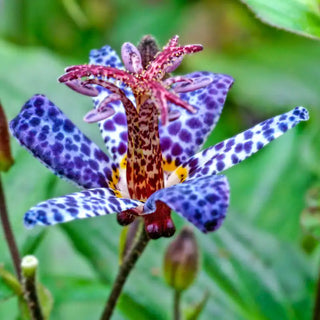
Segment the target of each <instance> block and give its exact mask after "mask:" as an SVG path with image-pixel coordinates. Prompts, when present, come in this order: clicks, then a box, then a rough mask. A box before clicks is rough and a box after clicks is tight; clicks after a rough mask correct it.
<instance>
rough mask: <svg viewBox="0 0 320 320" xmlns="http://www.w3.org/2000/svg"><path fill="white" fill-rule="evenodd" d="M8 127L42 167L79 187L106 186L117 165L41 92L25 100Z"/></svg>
mask: <svg viewBox="0 0 320 320" xmlns="http://www.w3.org/2000/svg"><path fill="white" fill-rule="evenodd" d="M10 130H11V133H12V134H13V136H14V137H15V138H16V139H17V140H18V141H19V142H20V144H21V145H22V146H23V147H25V148H26V149H27V150H28V151H29V152H31V153H32V154H33V156H35V157H36V158H38V159H39V160H40V161H41V162H42V163H43V164H44V165H45V166H46V167H48V168H49V169H51V170H52V171H53V172H54V173H55V174H56V175H58V176H59V177H61V178H65V179H67V180H69V181H71V182H73V183H75V184H77V185H78V186H80V187H84V188H99V187H107V186H108V180H110V179H111V176H112V169H113V168H116V167H117V166H118V164H117V165H116V164H113V163H112V162H111V161H110V159H109V158H108V156H107V155H106V154H105V153H104V152H103V151H101V149H100V148H99V147H98V146H97V145H95V144H94V143H93V142H92V141H91V140H90V139H89V138H87V137H86V136H85V135H84V134H83V133H82V132H81V131H80V130H79V129H78V128H77V127H76V126H75V125H74V124H73V123H72V122H71V121H70V120H69V119H68V118H67V117H66V115H65V114H64V113H63V112H62V111H61V110H60V109H59V108H58V107H57V106H55V105H54V104H53V103H52V102H51V101H50V100H49V99H48V98H47V97H45V96H43V95H35V96H33V97H32V98H31V99H30V100H29V101H27V102H26V104H25V105H24V106H23V108H22V109H21V111H20V113H19V114H18V115H17V117H16V118H14V119H13V120H12V121H11V122H10Z"/></svg>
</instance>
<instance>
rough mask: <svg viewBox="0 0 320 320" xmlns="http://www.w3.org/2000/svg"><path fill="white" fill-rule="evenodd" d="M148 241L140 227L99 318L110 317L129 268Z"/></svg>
mask: <svg viewBox="0 0 320 320" xmlns="http://www.w3.org/2000/svg"><path fill="white" fill-rule="evenodd" d="M148 242H149V237H148V235H147V234H146V232H145V230H144V228H142V230H141V233H140V235H139V237H138V239H137V240H136V242H135V244H134V245H133V246H132V248H131V250H130V251H129V252H128V254H127V255H126V256H125V258H124V261H123V263H122V265H121V266H120V269H119V272H118V275H117V278H116V280H115V282H114V284H113V287H112V290H111V293H110V295H109V298H108V301H107V304H106V306H105V309H104V311H103V314H102V316H101V318H100V319H101V320H108V319H110V318H111V316H112V313H113V310H114V308H115V306H116V303H117V301H118V299H119V297H120V294H121V292H122V289H123V286H124V284H125V282H126V280H127V278H128V276H129V274H130V272H131V270H132V269H133V267H134V266H135V264H136V262H137V260H138V259H139V257H140V256H141V254H142V252H143V250H144V249H145V247H146V246H147V244H148Z"/></svg>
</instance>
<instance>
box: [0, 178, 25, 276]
mask: <svg viewBox="0 0 320 320" xmlns="http://www.w3.org/2000/svg"><path fill="white" fill-rule="evenodd" d="M0 216H1V222H2V228H3V231H4V235H5V237H6V241H7V244H8V247H9V251H10V254H11V258H12V261H13V265H14V268H15V271H16V274H17V277H18V279H19V281H20V282H21V268H20V255H19V251H18V247H17V244H16V241H15V239H14V236H13V233H12V229H11V225H10V222H9V218H8V211H7V206H6V200H5V197H4V193H3V187H2V181H1V176H0Z"/></svg>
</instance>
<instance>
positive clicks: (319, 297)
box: [312, 268, 320, 320]
mask: <svg viewBox="0 0 320 320" xmlns="http://www.w3.org/2000/svg"><path fill="white" fill-rule="evenodd" d="M312 319H313V320H320V268H319V276H318V283H317V292H316V298H315V301H314V309H313V318H312Z"/></svg>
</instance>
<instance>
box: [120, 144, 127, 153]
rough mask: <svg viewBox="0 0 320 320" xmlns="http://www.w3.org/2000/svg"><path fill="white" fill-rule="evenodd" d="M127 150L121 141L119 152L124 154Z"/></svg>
mask: <svg viewBox="0 0 320 320" xmlns="http://www.w3.org/2000/svg"><path fill="white" fill-rule="evenodd" d="M126 151H127V147H126V145H125V144H124V143H122V142H121V143H120V144H119V147H118V152H119V153H120V154H124V153H125V152H126Z"/></svg>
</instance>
